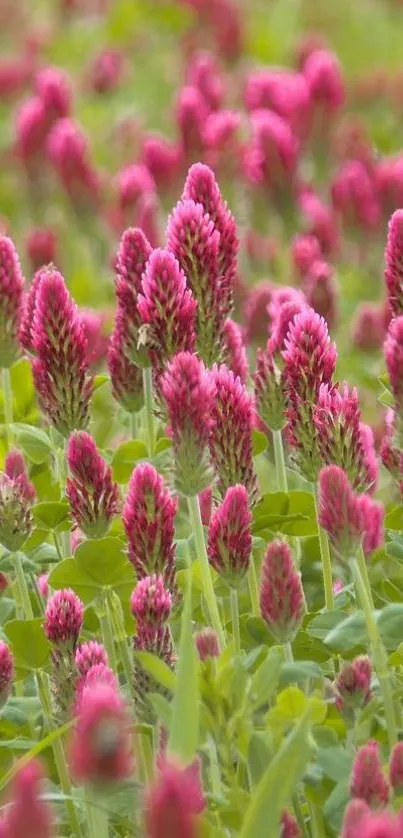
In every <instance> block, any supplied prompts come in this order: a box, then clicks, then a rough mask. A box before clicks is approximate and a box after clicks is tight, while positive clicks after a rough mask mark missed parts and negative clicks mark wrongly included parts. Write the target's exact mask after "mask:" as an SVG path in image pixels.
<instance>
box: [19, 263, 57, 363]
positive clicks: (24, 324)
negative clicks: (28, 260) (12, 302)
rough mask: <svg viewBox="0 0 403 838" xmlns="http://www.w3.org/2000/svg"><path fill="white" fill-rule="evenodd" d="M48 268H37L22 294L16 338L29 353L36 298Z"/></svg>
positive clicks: (31, 350)
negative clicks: (26, 289) (27, 287)
mask: <svg viewBox="0 0 403 838" xmlns="http://www.w3.org/2000/svg"><path fill="white" fill-rule="evenodd" d="M49 270H50V268H49V267H47V268H41V269H40V270H38V271H37V272H36V274H35V276H34V278H33V280H32V282H31V285H30V287H29V289H28V291H27V293H26V294H25V295H24V299H23V303H22V311H21V318H20V324H19V330H18V339H19V341H20V344H21V346H22V348H23V349H25V351H26V352H28V353H30V354H31V355H32V354H33V353H34V347H33V343H32V341H33V336H32V326H33V320H34V314H35V306H36V298H37V295H38V290H39V287H40V284H41V282H42V279H43V277H44V276H46V275H47V273H48V272H49Z"/></svg>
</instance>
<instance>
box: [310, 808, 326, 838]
mask: <svg viewBox="0 0 403 838" xmlns="http://www.w3.org/2000/svg"><path fill="white" fill-rule="evenodd" d="M308 805H309V812H310V815H311V819H310V826H311V834H312V838H325V834H326V833H325V827H324V823H323V816H322V812H321V810H320V808H319V806H316V805H315V804H314V803H309V804H308Z"/></svg>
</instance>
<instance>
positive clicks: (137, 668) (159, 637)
mask: <svg viewBox="0 0 403 838" xmlns="http://www.w3.org/2000/svg"><path fill="white" fill-rule="evenodd" d="M130 605H131V610H132V614H133V616H134V617H135V620H136V635H135V637H134V640H133V648H134V651H135V653H136V652H150V653H151V654H153V655H156V656H157V657H158V658H160V659H161V660H163V661H164V663H165V664H166V665H167V666H169V668H170V669H173V666H174V663H175V654H174V649H173V644H172V637H171V632H170V628H169V626H168V624H167V621H168V618H169V616H170V613H171V609H172V597H171V593H170V591H169V590H168V588H167V587H166V586H165V584H164V579H163V577H162V576H157V575H156V574H153V575H152V576H146V577H144V579H141V580H140V582H138V583H137V585H136V587H135V589H134V591H133V593H132V596H131V600H130ZM133 688H134V699H135V707H136V712H137V714H138V716H139V717H140V718H141V719H144V720H147V721H148V722H149V723H153V724H154V723H155V722H156V716H155V711H154V709H153V707H152V705H151V702H150V701H149V699H148V696H149V694H150V693H154V692H157V693H159V694H161V695H163V696H164V697H167V690H166V689H165V688H164V687H163V686H162V685H161V684H160V683H159V682H158V681H156V679H155V678H154V677H153V676H152V675H150V674H149V673H148V672H147V670H146V669H144V667H143V666H142V663H141V661H138V660H137V657H136V655H135V661H134V671H133Z"/></svg>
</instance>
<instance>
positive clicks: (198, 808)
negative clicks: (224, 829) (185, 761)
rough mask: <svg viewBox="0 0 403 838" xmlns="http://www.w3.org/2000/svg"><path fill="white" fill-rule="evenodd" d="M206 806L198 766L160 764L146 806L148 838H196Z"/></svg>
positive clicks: (196, 763) (196, 762)
mask: <svg viewBox="0 0 403 838" xmlns="http://www.w3.org/2000/svg"><path fill="white" fill-rule="evenodd" d="M204 806H205V801H204V795H203V790H202V786H201V781H200V766H199V762H198V761H197V760H195V761H194V762H193V763H192V764H191V765H188V766H186V767H184V766H182V765H180V764H178V763H176V762H174V761H169V762H168V761H167V760H165V759H164V760H163V761H162V762H161V764H160V765H159V769H158V772H157V774H156V776H155V778H154V780H153V782H152V784H151V786H150V787H149V788H148V791H147V796H146V802H145V824H146V835H147V838H197V836H198V835H199V819H198V815H200V814H201V812H202V811H203V809H204Z"/></svg>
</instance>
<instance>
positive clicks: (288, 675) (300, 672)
mask: <svg viewBox="0 0 403 838" xmlns="http://www.w3.org/2000/svg"><path fill="white" fill-rule="evenodd" d="M322 677H323V672H322V670H321V668H320V666H319V665H318V664H317V663H315V662H314V661H293V662H292V663H283V664H282V666H281V673H280V678H279V682H280V685H281V686H282V687H283V686H285V685H286V684H293V683H296V682H299V681H307V680H308V678H322Z"/></svg>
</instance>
